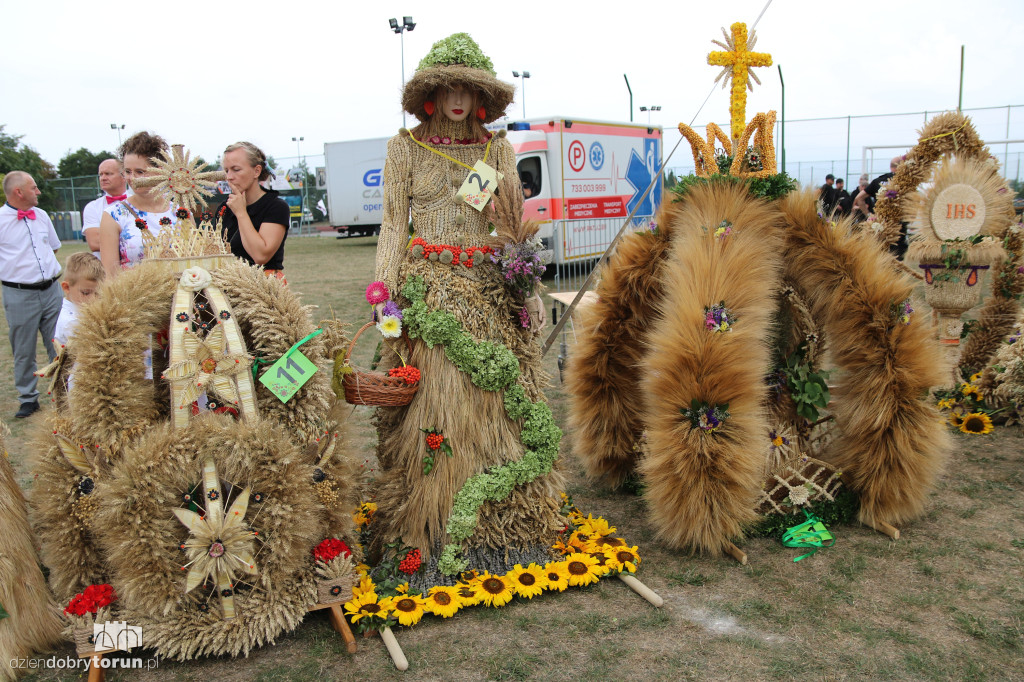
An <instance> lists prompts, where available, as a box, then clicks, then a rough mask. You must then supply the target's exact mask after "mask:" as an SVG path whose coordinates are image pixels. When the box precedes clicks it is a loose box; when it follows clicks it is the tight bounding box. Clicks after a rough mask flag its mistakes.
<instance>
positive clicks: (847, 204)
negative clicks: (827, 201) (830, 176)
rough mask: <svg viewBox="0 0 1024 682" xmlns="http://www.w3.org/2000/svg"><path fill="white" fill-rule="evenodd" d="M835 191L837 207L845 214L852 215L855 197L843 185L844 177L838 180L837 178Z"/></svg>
mask: <svg viewBox="0 0 1024 682" xmlns="http://www.w3.org/2000/svg"><path fill="white" fill-rule="evenodd" d="M835 192H836V194H835V198H836V200H835V206H836V208H837V209H838V210H839V212H840V213H842V214H843V215H850V211H851V210H852V209H853V197H851V196H850V193H849V192H847V191H846V188H845V187H844V186H843V179H842V178H839V179H838V180H836V189H835Z"/></svg>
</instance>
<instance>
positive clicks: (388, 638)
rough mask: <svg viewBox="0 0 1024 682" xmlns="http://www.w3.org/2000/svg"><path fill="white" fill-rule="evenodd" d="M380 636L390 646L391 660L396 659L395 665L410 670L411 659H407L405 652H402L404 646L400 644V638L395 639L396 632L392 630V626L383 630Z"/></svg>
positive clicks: (385, 644)
mask: <svg viewBox="0 0 1024 682" xmlns="http://www.w3.org/2000/svg"><path fill="white" fill-rule="evenodd" d="M380 638H381V639H383V640H384V646H386V647H387V648H388V653H389V654H391V660H392V661H394V663H395V667H396V668H398V669H399V670H408V669H409V661H408V660H406V658H405V653H403V652H402V647H400V646H399V645H398V640H397V639H395V634H394V633H393V632H391V628H384V629H383V630H381V631H380Z"/></svg>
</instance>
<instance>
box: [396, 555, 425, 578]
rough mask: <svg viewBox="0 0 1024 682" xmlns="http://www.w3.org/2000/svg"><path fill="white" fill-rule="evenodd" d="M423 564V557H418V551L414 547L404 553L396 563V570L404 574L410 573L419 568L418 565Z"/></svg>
mask: <svg viewBox="0 0 1024 682" xmlns="http://www.w3.org/2000/svg"><path fill="white" fill-rule="evenodd" d="M422 565H423V559H422V558H421V557H420V551H419V550H418V549H414V550H412V551H411V552H409V553H408V554H406V555H405V558H404V559H402V561H401V563H399V564H398V570H399V571H401V572H402V573H405V574H406V575H412V574H413V573H415V572H416V571H418V570H420V566H422Z"/></svg>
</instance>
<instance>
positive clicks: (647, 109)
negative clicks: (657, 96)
mask: <svg viewBox="0 0 1024 682" xmlns="http://www.w3.org/2000/svg"><path fill="white" fill-rule="evenodd" d="M640 111H646V112H647V125H651V112H652V111H661V107H660V106H651V107H640Z"/></svg>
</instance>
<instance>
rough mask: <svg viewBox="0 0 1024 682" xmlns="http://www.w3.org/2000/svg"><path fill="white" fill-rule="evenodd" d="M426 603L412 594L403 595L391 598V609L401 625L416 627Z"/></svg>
mask: <svg viewBox="0 0 1024 682" xmlns="http://www.w3.org/2000/svg"><path fill="white" fill-rule="evenodd" d="M426 605H427V602H426V601H425V600H424V599H423V597H421V596H419V595H414V594H403V595H399V596H397V597H392V599H391V608H392V609H393V610H394V615H395V616H396V617H397V618H398V622H399V623H400V624H401V625H406V626H410V625H416V623H418V622H420V619H421V618H423V607H424V606H426Z"/></svg>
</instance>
